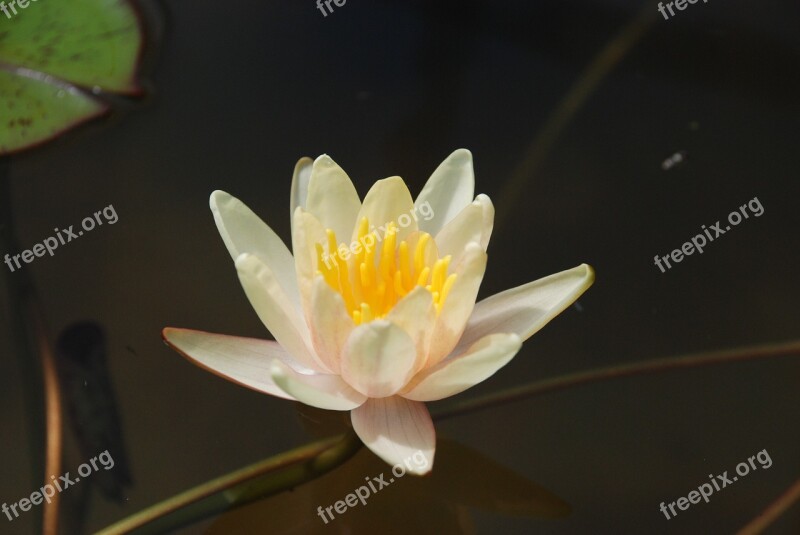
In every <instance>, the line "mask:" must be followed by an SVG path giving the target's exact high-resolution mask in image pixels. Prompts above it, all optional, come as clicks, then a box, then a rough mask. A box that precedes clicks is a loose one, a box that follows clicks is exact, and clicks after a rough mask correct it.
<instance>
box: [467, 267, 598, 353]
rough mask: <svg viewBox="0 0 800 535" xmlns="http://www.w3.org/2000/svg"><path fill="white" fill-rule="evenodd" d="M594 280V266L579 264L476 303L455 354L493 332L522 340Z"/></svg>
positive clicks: (565, 306) (550, 318)
mask: <svg viewBox="0 0 800 535" xmlns="http://www.w3.org/2000/svg"><path fill="white" fill-rule="evenodd" d="M593 282H594V270H593V269H592V268H591V266H588V265H586V264H581V265H580V266H577V267H574V268H572V269H568V270H566V271H562V272H560V273H555V274H553V275H550V276H547V277H544V278H542V279H539V280H536V281H533V282H529V283H528V284H523V285H522V286H517V287H516V288H512V289H510V290H506V291H504V292H501V293H499V294H495V295H493V296H491V297H488V298H486V299H484V300H483V301H481V302H479V303H478V304H477V305H475V309H474V310H473V312H472V316H470V318H469V321H468V323H467V328H466V329H465V331H464V335H463V336H462V338H461V340H460V341H459V343H458V348H457V349H456V351H455V352H456V353H458V352H461V351H463V350H464V349H466V348H467V347H469V346H471V345H472V344H473V343H475V342H476V341H477V340H479V339H480V338H483V337H484V336H486V335H487V334H492V333H498V332H501V333H508V332H513V333H516V334H518V335H519V336H520V338H522V340H523V341H525V340H527V339H528V338H530V337H531V335H533V334H534V333H535V332H536V331H538V330H539V329H541V328H542V327H544V326H545V325H547V323H548V322H549V321H550V320H552V319H553V318H555V317H556V316H557V315H558V314H560V313H561V312H562V311H563V310H564V309H565V308H567V307H568V306H569V305H571V304H572V303H573V302H574V301H575V300H576V299H578V297H580V296H581V294H582V293H583V292H585V291H586V290H587V289H588V288H589V287H590V286H591V285H592V283H593Z"/></svg>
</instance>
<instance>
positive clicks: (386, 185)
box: [350, 176, 419, 256]
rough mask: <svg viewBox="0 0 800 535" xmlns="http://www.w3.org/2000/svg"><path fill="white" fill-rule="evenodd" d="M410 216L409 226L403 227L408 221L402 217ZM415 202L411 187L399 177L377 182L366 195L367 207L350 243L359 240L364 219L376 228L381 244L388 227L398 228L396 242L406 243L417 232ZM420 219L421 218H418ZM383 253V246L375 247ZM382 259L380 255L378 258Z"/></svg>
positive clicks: (365, 204) (362, 206)
mask: <svg viewBox="0 0 800 535" xmlns="http://www.w3.org/2000/svg"><path fill="white" fill-rule="evenodd" d="M404 214H405V215H406V216H407V219H408V224H407V225H406V226H405V227H404V226H402V223H404V222H405V221H406V218H405V217H404V218H403V220H402V221H400V218H401V217H402V216H403V215H404ZM414 216H415V212H414V201H413V200H412V199H411V192H410V191H408V186H406V183H405V182H403V179H402V178H400V177H399V176H393V177H389V178H384V179H383V180H378V181H377V182H375V183H374V184H373V185H372V187H371V188H370V189H369V191H368V192H367V196H366V197H364V203H363V204H362V205H361V210H360V211H359V212H358V216H357V217H356V227H354V228H353V231H352V234H351V235H350V239H351V240H353V241H355V240H356V239H357V238H358V228H357V224H358V222H360V221H361V219H362V218H363V217H366V218H367V219H369V224H370V227H373V226H374V227H375V229H376V231H377V233H378V236H377V240H378V242H381V241H382V240H383V238H384V236H385V234H386V230H385V229H386V226H387V225H388V224H389V223H394V224H395V225H397V227H398V228H397V231H398V232H397V241H398V242H399V241H400V240H404V239H405V238H406V236H408V235H409V234H410V233H412V232H414V231H416V230H417V222H416V221H415V217H414ZM417 217H419V216H417ZM376 247H377V250H378V251H380V245H376ZM377 256H379V255H377Z"/></svg>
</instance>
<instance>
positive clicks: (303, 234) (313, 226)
mask: <svg viewBox="0 0 800 535" xmlns="http://www.w3.org/2000/svg"><path fill="white" fill-rule="evenodd" d="M293 221H294V224H293V225H292V249H293V250H294V262H295V268H296V270H297V286H298V288H299V290H300V300H301V302H302V304H303V309H304V310H305V311H306V317H308V316H309V315H310V310H311V293H312V290H313V288H314V279H315V278H316V276H317V269H318V268H317V251H316V246H317V245H322V246H323V250H324V251H327V247H326V246H325V245H324V244H325V243H326V241H327V239H326V237H325V231H324V229H323V228H322V224H321V223H320V222H319V220H317V218H316V217H314V216H313V215H311V214H310V213H308V212H306V211H305V210H303V208H300V207H298V208H297V209H296V210H295V212H294V218H293Z"/></svg>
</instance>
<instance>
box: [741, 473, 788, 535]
mask: <svg viewBox="0 0 800 535" xmlns="http://www.w3.org/2000/svg"><path fill="white" fill-rule="evenodd" d="M798 501H800V479H798V480H797V481H795V482H794V483H793V484H792V486H791V487H789V488H788V489H787V490H786V492H784V493H783V494H781V495H780V496H778V499H777V500H775V501H774V502H772V503H771V504H769V506H768V507H767V508H766V509H764V511H763V512H762V513H761V514H760V515H758V516H757V517H756V518H754V519H753V521H752V522H750V523H749V524H747V525H746V526H745V527H743V528H742V529H741V530H739V532H738V533H737V534H736V535H756V534H758V533H761V532H763V531H764V530H765V529H767V528H768V527H769V526H770V525H771V524H772V523H773V522H775V521H776V520H777V519H778V518H779V517H780V516H781V515H782V514H783V513H785V512H786V511H788V510H789V508H790V507H791V506H792V505H794V503H795V502H798Z"/></svg>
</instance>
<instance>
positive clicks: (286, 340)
mask: <svg viewBox="0 0 800 535" xmlns="http://www.w3.org/2000/svg"><path fill="white" fill-rule="evenodd" d="M236 269H237V271H238V273H239V281H240V282H241V283H242V287H243V288H244V291H245V293H246V294H247V298H248V299H249V300H250V304H251V305H253V308H254V309H255V311H256V314H258V317H259V318H261V321H262V322H263V323H264V325H265V326H266V327H267V329H269V332H271V333H272V336H274V337H275V340H277V341H278V343H279V344H280V345H282V346H283V347H284V348H286V350H287V351H288V352H289V353H290V354H291V355H292V356H293V357H294V358H295V359H296V360H297V361H298V362H300V363H301V364H302V365H303V366H305V367H307V368H311V369H312V370H317V371H329V370H328V369H327V368H326V367H325V365H324V364H322V362H321V361H320V360H319V358H318V357H317V355H316V354H315V353H314V350H313V349H312V345H311V337H310V335H309V332H308V326H307V325H306V322H305V319H304V318H303V317H302V316H301V315H300V314H298V313H297V312H296V311H295V309H294V308H293V307H292V305H291V304H290V303H289V300H288V299H287V297H286V294H285V293H284V292H283V290H282V289H281V287H280V286H279V285H278V283H277V281H276V279H275V276H274V274H273V273H272V271H271V270H270V269H269V268H268V267H267V266H266V265H265V264H264V263H263V262H262V261H261V260H260V259H259V258H258V257H255V256H253V255H248V254H243V255H241V256H240V257H239V258H237V259H236Z"/></svg>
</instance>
